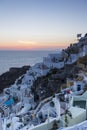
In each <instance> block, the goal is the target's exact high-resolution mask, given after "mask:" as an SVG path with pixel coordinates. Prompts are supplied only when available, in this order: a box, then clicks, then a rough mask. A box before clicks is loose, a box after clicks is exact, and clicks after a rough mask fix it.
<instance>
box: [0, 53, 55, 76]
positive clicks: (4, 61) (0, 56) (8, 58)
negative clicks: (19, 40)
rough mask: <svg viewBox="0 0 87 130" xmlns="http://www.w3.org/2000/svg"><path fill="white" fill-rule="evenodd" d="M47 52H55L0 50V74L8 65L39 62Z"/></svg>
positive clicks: (18, 65)
mask: <svg viewBox="0 0 87 130" xmlns="http://www.w3.org/2000/svg"><path fill="white" fill-rule="evenodd" d="M56 52H57V51H56ZM49 53H55V51H0V74H2V73H3V72H6V71H7V70H9V68H10V67H21V66H24V65H34V64H35V63H38V62H41V61H42V60H43V57H44V56H47V55H48V54H49Z"/></svg>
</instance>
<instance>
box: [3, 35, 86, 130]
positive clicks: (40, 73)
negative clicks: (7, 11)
mask: <svg viewBox="0 0 87 130" xmlns="http://www.w3.org/2000/svg"><path fill="white" fill-rule="evenodd" d="M10 78H11V77H10ZM86 119H87V34H85V35H84V36H83V37H80V38H78V42H77V43H74V44H70V46H69V47H67V48H66V49H63V50H62V51H61V52H59V53H55V54H49V55H48V56H47V57H44V58H43V62H41V63H36V64H35V65H34V66H32V67H29V68H28V70H27V71H26V73H25V74H22V75H21V76H20V77H19V78H17V79H16V80H15V83H14V84H12V85H10V86H9V87H8V86H7V88H4V89H3V92H2V93H1V94H0V130H60V129H62V130H81V129H83V130H86V129H87V121H86Z"/></svg>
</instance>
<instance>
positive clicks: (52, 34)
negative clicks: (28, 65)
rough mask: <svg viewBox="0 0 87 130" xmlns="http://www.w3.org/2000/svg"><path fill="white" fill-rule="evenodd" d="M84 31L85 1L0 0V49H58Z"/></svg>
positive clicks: (86, 19)
mask: <svg viewBox="0 0 87 130" xmlns="http://www.w3.org/2000/svg"><path fill="white" fill-rule="evenodd" d="M77 33H82V34H85V33H87V0H0V49H1V50H3V49H5V50H6V49H7V50H9V49H11V50H15V49H17V50H20V49H21V50H26V49H30V50H32V49H57V48H60V47H65V46H68V45H69V44H70V43H73V42H76V34H77Z"/></svg>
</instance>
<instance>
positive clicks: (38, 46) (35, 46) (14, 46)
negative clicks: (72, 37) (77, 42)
mask: <svg viewBox="0 0 87 130" xmlns="http://www.w3.org/2000/svg"><path fill="white" fill-rule="evenodd" d="M67 46H68V44H66V45H64V44H63V43H62V44H57V43H34V42H28V41H26V42H25V43H24V42H23V41H19V42H16V43H15V42H14V43H7V44H0V50H47V49H48V50H49V49H58V48H65V47H67Z"/></svg>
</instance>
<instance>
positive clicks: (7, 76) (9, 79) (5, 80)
mask: <svg viewBox="0 0 87 130" xmlns="http://www.w3.org/2000/svg"><path fill="white" fill-rule="evenodd" d="M29 68H30V66H23V67H21V68H10V70H9V71H8V72H6V73H4V74H2V75H1V76H0V92H2V90H3V89H4V88H6V87H10V85H12V84H14V82H15V80H16V79H17V78H19V77H20V76H21V75H23V74H25V73H26V71H27V70H28V69H29Z"/></svg>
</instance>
